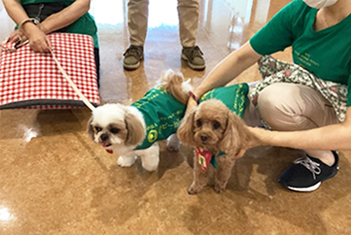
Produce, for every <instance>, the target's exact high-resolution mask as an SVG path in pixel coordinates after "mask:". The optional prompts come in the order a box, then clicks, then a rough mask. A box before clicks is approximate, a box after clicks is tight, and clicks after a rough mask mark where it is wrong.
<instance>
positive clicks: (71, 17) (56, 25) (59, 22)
mask: <svg viewBox="0 0 351 235" xmlns="http://www.w3.org/2000/svg"><path fill="white" fill-rule="evenodd" d="M89 9H90V0H76V1H75V2H74V3H72V4H71V5H69V6H68V7H66V8H65V9H63V10H62V11H60V12H57V13H55V14H52V15H50V16H49V17H48V18H46V19H45V20H44V21H43V22H42V23H41V28H42V30H43V31H44V33H46V34H49V33H51V32H54V31H56V30H59V29H61V28H64V27H66V26H68V25H70V24H72V23H74V22H75V21H76V20H78V19H79V18H80V17H81V16H83V15H84V14H85V13H87V12H88V11H89Z"/></svg>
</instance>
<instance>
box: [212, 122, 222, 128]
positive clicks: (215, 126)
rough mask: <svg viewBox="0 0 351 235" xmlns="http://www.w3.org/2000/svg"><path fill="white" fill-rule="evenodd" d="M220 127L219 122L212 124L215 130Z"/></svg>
mask: <svg viewBox="0 0 351 235" xmlns="http://www.w3.org/2000/svg"><path fill="white" fill-rule="evenodd" d="M220 127H221V124H220V123H219V122H214V123H213V128H214V129H215V130H216V129H218V128H220Z"/></svg>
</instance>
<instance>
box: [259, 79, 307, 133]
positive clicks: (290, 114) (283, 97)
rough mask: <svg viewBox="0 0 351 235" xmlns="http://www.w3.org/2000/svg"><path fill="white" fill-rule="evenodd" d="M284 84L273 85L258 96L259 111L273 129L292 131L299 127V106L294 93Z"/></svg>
mask: <svg viewBox="0 0 351 235" xmlns="http://www.w3.org/2000/svg"><path fill="white" fill-rule="evenodd" d="M286 88H287V87H285V86H284V85H283V84H272V85H270V86H268V87H266V88H265V89H264V90H262V91H261V92H260V94H259V96H258V100H257V105H258V110H259V113H260V115H261V117H262V118H263V120H264V121H265V122H266V123H267V124H268V125H269V126H271V127H272V128H273V129H278V130H291V129H295V128H296V125H299V124H298V122H299V119H300V118H301V117H300V115H299V111H298V109H299V106H298V104H297V100H296V99H295V97H296V96H294V94H293V93H294V91H293V90H291V89H286Z"/></svg>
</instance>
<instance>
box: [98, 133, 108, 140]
mask: <svg viewBox="0 0 351 235" xmlns="http://www.w3.org/2000/svg"><path fill="white" fill-rule="evenodd" d="M100 139H101V140H102V141H106V140H108V134H102V135H101V136H100Z"/></svg>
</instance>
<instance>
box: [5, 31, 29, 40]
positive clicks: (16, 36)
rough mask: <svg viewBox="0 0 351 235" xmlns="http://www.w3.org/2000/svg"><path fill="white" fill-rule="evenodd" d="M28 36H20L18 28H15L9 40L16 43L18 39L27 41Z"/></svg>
mask: <svg viewBox="0 0 351 235" xmlns="http://www.w3.org/2000/svg"><path fill="white" fill-rule="evenodd" d="M27 39H28V38H27V37H26V36H25V35H23V36H22V37H20V36H19V34H18V29H16V30H14V31H13V32H12V33H11V35H10V36H9V37H8V39H7V42H11V43H16V42H17V41H18V40H21V41H23V42H24V41H26V40H27Z"/></svg>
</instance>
